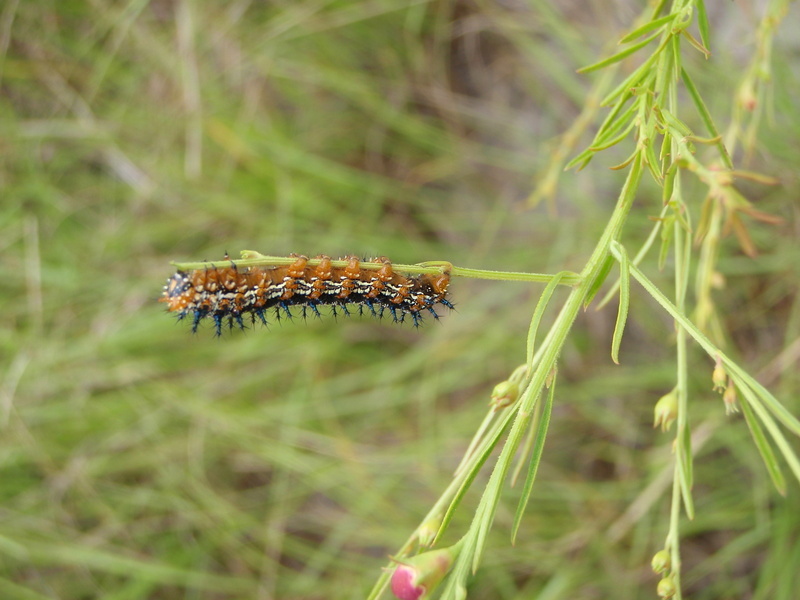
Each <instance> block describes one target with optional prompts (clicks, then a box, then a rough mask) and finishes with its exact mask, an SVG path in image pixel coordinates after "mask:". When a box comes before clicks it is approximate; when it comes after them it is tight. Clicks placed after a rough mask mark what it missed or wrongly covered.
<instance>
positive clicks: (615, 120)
mask: <svg viewBox="0 0 800 600" xmlns="http://www.w3.org/2000/svg"><path fill="white" fill-rule="evenodd" d="M630 97H631V94H630V93H628V94H625V95H623V96H622V97H620V99H619V101H618V102H617V103H616V104H615V105H614V108H612V109H611V111H609V113H608V116H607V117H606V118H605V120H604V121H603V123H602V124H601V125H600V127H599V128H598V129H597V135H596V136H595V137H594V140H593V141H592V145H593V146H594V145H595V144H598V143H601V142H602V140H604V139H606V138H607V137H610V136H613V135H615V134H616V133H617V132H618V131H620V130H621V129H622V128H623V127H626V126H627V124H628V123H633V122H634V119H633V115H634V113H635V112H636V109H637V106H636V103H634V102H632V103H631V105H630V106H629V107H628V108H627V109H625V111H624V112H621V111H622V107H623V106H624V105H625V103H626V102H627V101H628V100H629V99H630Z"/></svg>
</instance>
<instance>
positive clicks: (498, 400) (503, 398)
mask: <svg viewBox="0 0 800 600" xmlns="http://www.w3.org/2000/svg"><path fill="white" fill-rule="evenodd" d="M517 398H519V384H518V383H517V382H516V381H510V380H506V381H501V382H500V383H498V384H497V385H496V386H494V389H493V390H492V398H491V400H490V402H489V405H490V406H494V409H495V410H500V409H501V408H505V407H506V406H510V405H511V404H514V402H516V401H517Z"/></svg>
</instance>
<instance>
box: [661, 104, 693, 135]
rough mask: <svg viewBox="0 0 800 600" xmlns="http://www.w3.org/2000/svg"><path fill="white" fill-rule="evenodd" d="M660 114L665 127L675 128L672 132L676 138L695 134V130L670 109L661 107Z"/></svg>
mask: <svg viewBox="0 0 800 600" xmlns="http://www.w3.org/2000/svg"><path fill="white" fill-rule="evenodd" d="M658 114H659V115H661V119H660V120H661V122H662V123H663V124H664V127H665V128H670V129H672V130H673V133H672V134H673V135H674V136H675V137H676V138H683V137H688V136H690V135H693V134H694V132H693V131H692V130H691V128H690V127H689V126H688V125H687V124H686V123H684V122H683V121H681V120H680V119H679V118H678V117H676V116H675V115H673V114H672V112H670V111H668V110H667V109H666V108H661V109H660V110H659V111H658ZM676 134H677V135H676Z"/></svg>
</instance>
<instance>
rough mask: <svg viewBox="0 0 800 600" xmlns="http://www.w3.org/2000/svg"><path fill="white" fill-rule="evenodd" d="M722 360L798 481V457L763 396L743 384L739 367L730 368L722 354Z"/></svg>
mask: <svg viewBox="0 0 800 600" xmlns="http://www.w3.org/2000/svg"><path fill="white" fill-rule="evenodd" d="M722 362H723V364H724V365H725V367H726V368H727V370H728V373H729V374H730V376H731V379H733V382H734V384H736V389H737V390H739V391H740V392H741V393H742V396H744V398H745V399H746V400H747V401H748V402H749V403H750V407H751V408H752V409H753V411H754V412H755V414H756V416H757V417H758V418H759V419H760V420H761V423H763V425H764V427H766V429H767V431H768V432H769V434H770V435H771V436H772V439H773V441H774V442H775V445H776V446H777V447H778V450H780V451H781V454H782V455H783V458H784V459H785V460H786V463H787V464H788V465H789V468H790V469H791V470H792V473H794V476H795V478H797V481H799V482H800V459H798V457H797V454H796V453H795V452H794V450H793V449H792V447H791V445H789V442H788V441H787V440H786V438H785V437H784V435H783V432H781V430H780V428H779V427H778V425H777V424H776V423H775V421H773V420H772V417H771V416H770V414H769V412H767V408H766V407H765V406H764V405H763V404H762V401H763V400H764V397H763V396H761V394H758V395H756V391H754V390H751V389H750V388H749V387H748V386H747V385H746V384H745V382H744V381H742V380H741V379H740V378H739V373H737V372H736V371H739V372H741V369H740V368H739V367H738V366H737V365H734V366H735V369H732V368H731V367H730V365H729V361H728V360H726V357H724V356H723V360H722ZM781 408H783V407H781ZM784 410H785V409H784Z"/></svg>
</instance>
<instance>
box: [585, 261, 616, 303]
mask: <svg viewBox="0 0 800 600" xmlns="http://www.w3.org/2000/svg"><path fill="white" fill-rule="evenodd" d="M613 266H614V257H613V256H611V255H610V254H609V255H608V256H606V259H605V261H603V266H602V267H601V268H600V270H599V271H598V272H597V277H595V278H594V281H593V282H592V285H590V286H589V291H588V292H587V293H586V298H585V299H584V300H583V308H587V307H588V306H589V305H590V304H591V303H592V300H594V297H595V296H596V295H597V292H599V291H600V288H601V287H602V285H603V283H605V280H606V278H607V277H608V274H609V273H610V272H611V267H613Z"/></svg>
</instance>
